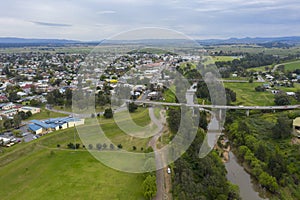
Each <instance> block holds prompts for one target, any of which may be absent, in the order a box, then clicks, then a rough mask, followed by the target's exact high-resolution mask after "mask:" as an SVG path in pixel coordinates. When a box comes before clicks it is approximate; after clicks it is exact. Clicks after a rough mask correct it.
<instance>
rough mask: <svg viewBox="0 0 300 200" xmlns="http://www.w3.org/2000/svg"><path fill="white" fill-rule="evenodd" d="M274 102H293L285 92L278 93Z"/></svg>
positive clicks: (282, 103) (281, 103)
mask: <svg viewBox="0 0 300 200" xmlns="http://www.w3.org/2000/svg"><path fill="white" fill-rule="evenodd" d="M274 102H275V104H276V105H278V106H285V105H290V104H291V103H290V100H289V97H288V95H287V94H285V93H278V94H276V95H275V100H274Z"/></svg>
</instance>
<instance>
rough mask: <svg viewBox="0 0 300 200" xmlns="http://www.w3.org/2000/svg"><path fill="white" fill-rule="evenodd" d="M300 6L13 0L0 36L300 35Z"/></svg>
mask: <svg viewBox="0 0 300 200" xmlns="http://www.w3.org/2000/svg"><path fill="white" fill-rule="evenodd" d="M66 8H68V9H66ZM299 9H300V1H299V0H247V1H245V0H222V1H220V0H187V1H180V0H163V1H162V0H151V1H149V0H102V1H98V0H76V1H72V2H71V1H69V0H44V1H40V0H27V1H21V0H10V1H3V3H1V7H0V26H1V29H0V37H1V36H4V35H5V36H11V35H12V36H17V37H30V38H32V37H39V38H41V37H45V38H67V39H75V40H102V39H105V38H109V37H111V36H112V35H115V34H118V33H119V32H122V31H124V30H131V29H136V28H141V27H163V28H170V29H172V28H173V29H174V30H177V31H181V32H183V33H185V34H187V35H191V36H197V35H198V36H200V37H207V38H211V37H218V38H224V37H244V36H273V35H276V36H278V35H282V36H284V35H300V26H299V21H300V15H299ZM53 27H57V28H53ZM59 27H61V28H59ZM63 27H67V28H63Z"/></svg>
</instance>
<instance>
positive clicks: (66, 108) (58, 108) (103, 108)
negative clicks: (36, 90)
mask: <svg viewBox="0 0 300 200" xmlns="http://www.w3.org/2000/svg"><path fill="white" fill-rule="evenodd" d="M107 107H109V105H107V106H101V107H97V108H96V109H95V111H96V112H97V113H98V112H103V111H104V110H105V108H107ZM53 109H55V110H61V111H66V112H73V110H72V107H64V106H53Z"/></svg>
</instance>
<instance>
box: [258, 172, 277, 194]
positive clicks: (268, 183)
mask: <svg viewBox="0 0 300 200" xmlns="http://www.w3.org/2000/svg"><path fill="white" fill-rule="evenodd" d="M258 181H259V183H260V184H261V185H262V186H263V187H266V188H267V189H268V190H269V191H271V192H273V193H275V192H276V190H278V184H277V182H276V179H275V178H274V177H272V176H270V175H269V174H268V173H266V172H262V173H261V174H260V176H259V178H258Z"/></svg>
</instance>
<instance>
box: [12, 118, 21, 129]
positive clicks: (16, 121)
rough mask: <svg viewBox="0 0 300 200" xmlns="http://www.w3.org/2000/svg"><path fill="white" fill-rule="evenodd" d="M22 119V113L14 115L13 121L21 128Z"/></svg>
mask: <svg viewBox="0 0 300 200" xmlns="http://www.w3.org/2000/svg"><path fill="white" fill-rule="evenodd" d="M21 121H22V119H21V117H20V115H14V118H13V122H14V126H15V127H17V128H19V127H20V124H21Z"/></svg>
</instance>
